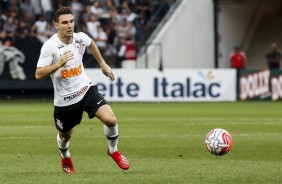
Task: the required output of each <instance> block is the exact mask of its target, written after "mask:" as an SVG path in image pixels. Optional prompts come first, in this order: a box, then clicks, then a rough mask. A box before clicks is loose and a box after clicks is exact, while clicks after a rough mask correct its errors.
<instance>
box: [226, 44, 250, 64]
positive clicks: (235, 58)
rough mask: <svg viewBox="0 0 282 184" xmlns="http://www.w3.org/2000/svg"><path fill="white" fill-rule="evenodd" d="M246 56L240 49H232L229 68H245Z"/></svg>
mask: <svg viewBox="0 0 282 184" xmlns="http://www.w3.org/2000/svg"><path fill="white" fill-rule="evenodd" d="M246 61H247V56H246V54H245V53H244V52H243V51H241V49H240V47H237V46H236V47H234V50H233V52H232V53H231V54H230V65H231V68H236V69H244V68H245V66H246Z"/></svg>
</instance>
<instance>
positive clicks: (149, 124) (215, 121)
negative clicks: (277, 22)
mask: <svg viewBox="0 0 282 184" xmlns="http://www.w3.org/2000/svg"><path fill="white" fill-rule="evenodd" d="M110 105H111V106H112V108H113V110H114V111H115V114H116V116H117V118H118V122H119V135H120V137H119V149H120V151H121V152H122V153H123V154H124V155H125V156H126V157H127V158H128V159H129V161H130V163H131V168H130V169H129V170H128V171H123V170H121V169H119V168H118V167H117V166H116V164H115V163H114V162H113V161H112V160H111V158H110V157H109V156H107V154H106V150H107V148H106V147H107V142H106V139H105V137H104V135H103V128H102V124H101V123H100V122H99V121H98V119H96V118H95V119H92V120H89V119H88V117H87V114H84V117H83V121H82V123H81V124H80V125H79V126H77V127H76V128H75V131H74V134H73V138H72V141H71V146H70V152H71V154H72V157H73V162H74V165H75V170H76V173H75V174H74V175H67V174H64V173H63V171H62V169H61V165H60V157H59V153H58V148H57V142H56V134H57V131H56V129H55V126H54V122H53V118H52V116H53V105H52V100H50V101H49V100H46V101H19V100H9V101H8V100H5V101H3V100H2V101H0V183H1V184H10V183H15V184H22V183H26V184H45V183H46V184H51V183H52V184H58V183H66V184H67V183H68V184H74V183H77V184H84V183H89V184H92V183H116V184H119V183H122V184H139V183H141V184H147V183H148V184H151V183H154V184H155V183H159V184H164V183H171V184H178V183H179V184H182V183H187V184H190V183H196V184H201V183H209V184H211V183H232V184H233V183H238V184H243V183H248V184H250V183H254V184H259V183H261V184H269V183H277V184H278V183H282V174H281V173H282V103H272V102H236V103H110ZM213 128H224V129H226V130H227V131H229V132H230V133H231V135H232V137H233V148H232V150H231V151H230V152H229V153H228V154H226V155H224V156H221V157H217V156H214V155H212V154H210V153H209V152H208V151H207V150H206V148H205V145H204V138H205V136H206V134H207V133H208V132H209V131H210V130H211V129H213Z"/></svg>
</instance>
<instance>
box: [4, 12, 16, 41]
mask: <svg viewBox="0 0 282 184" xmlns="http://www.w3.org/2000/svg"><path fill="white" fill-rule="evenodd" d="M17 27H18V26H17V22H16V21H15V19H14V17H12V16H9V17H8V19H7V21H5V22H4V24H3V31H5V32H6V33H7V37H10V38H11V39H14V37H15V34H16V30H17Z"/></svg>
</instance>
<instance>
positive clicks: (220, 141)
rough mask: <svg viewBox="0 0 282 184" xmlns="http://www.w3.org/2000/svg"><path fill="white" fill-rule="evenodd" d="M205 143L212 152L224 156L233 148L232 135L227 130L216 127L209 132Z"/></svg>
mask: <svg viewBox="0 0 282 184" xmlns="http://www.w3.org/2000/svg"><path fill="white" fill-rule="evenodd" d="M205 143H206V148H207V150H208V151H209V152H210V153H212V154H214V155H216V156H222V155H225V154H226V153H228V152H229V151H230V150H231V148H232V137H231V135H230V134H229V133H228V132H227V131H226V130H224V129H221V128H215V129H213V130H211V131H210V132H209V133H208V134H207V136H206V139H205Z"/></svg>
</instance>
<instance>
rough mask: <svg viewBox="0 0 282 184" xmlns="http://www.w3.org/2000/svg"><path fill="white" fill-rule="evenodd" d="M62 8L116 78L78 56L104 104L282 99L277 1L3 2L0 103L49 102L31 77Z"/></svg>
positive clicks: (281, 17)
mask: <svg viewBox="0 0 282 184" xmlns="http://www.w3.org/2000/svg"><path fill="white" fill-rule="evenodd" d="M63 6H69V7H70V8H72V10H73V12H74V15H75V22H76V27H75V29H76V31H77V32H80V31H82V32H85V33H86V34H88V35H89V36H90V37H91V38H92V39H93V40H95V41H96V43H97V45H98V47H99V49H100V51H101V53H102V55H103V57H104V59H105V60H106V61H107V63H108V64H109V65H110V66H111V67H112V68H114V71H115V72H116V74H117V78H118V79H119V80H118V81H117V82H112V83H111V82H109V81H107V80H105V79H103V78H101V76H99V75H100V74H98V75H97V72H99V70H98V65H97V63H96V62H95V59H94V58H93V57H91V56H90V55H89V53H87V52H86V53H85V55H84V60H83V62H84V66H85V67H86V68H87V69H86V70H87V73H89V75H90V76H91V80H93V81H94V82H95V83H96V84H98V86H100V87H99V89H100V90H101V89H104V91H102V93H103V94H104V95H105V96H106V97H107V98H108V99H109V100H110V101H111V100H112V101H237V100H254V99H255V100H272V101H277V100H280V99H281V97H282V92H281V90H282V89H280V88H281V82H282V77H280V76H281V71H280V60H281V54H280V45H281V44H282V36H281V31H282V30H281V29H282V27H281V25H282V24H281V22H282V1H280V0H80V1H78V0H58V1H54V0H1V1H0V99H7V98H35V97H36V98H52V97H53V88H52V83H51V80H50V79H47V80H44V81H36V80H35V77H34V72H35V68H36V64H37V60H38V57H39V54H40V49H41V46H42V44H43V43H44V42H45V41H46V40H47V39H48V38H50V37H51V36H52V35H53V34H55V33H56V30H55V28H54V25H53V19H52V17H53V14H54V12H55V10H57V9H58V8H60V7H63ZM93 73H94V75H93V76H92V74H93ZM134 74H138V75H137V76H136V77H132V76H134ZM145 79H146V82H145ZM280 81H281V82H280ZM107 86H108V87H107ZM110 86H114V87H115V88H116V91H118V90H119V92H115V91H112V92H110V91H109V90H107V88H108V89H110ZM132 86H135V87H136V86H137V87H136V88H134V89H135V92H131V90H130V89H132V88H131V87H132ZM146 86H147V87H146ZM148 86H150V87H148ZM113 89H114V88H113Z"/></svg>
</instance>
